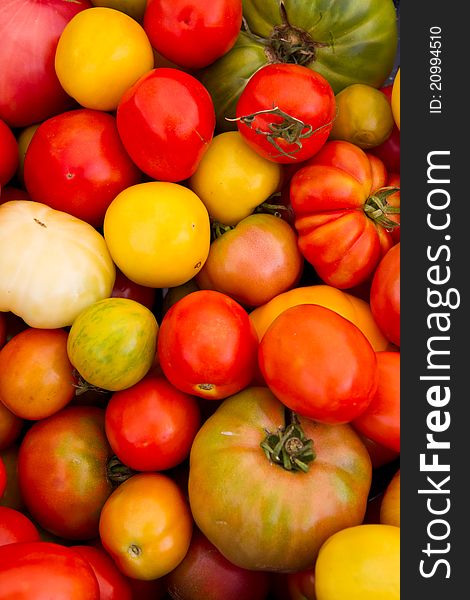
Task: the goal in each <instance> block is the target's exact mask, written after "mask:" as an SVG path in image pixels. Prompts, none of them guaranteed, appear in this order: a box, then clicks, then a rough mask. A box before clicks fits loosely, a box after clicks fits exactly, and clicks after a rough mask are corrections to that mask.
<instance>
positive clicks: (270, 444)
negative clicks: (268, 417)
mask: <svg viewBox="0 0 470 600" xmlns="http://www.w3.org/2000/svg"><path fill="white" fill-rule="evenodd" d="M288 412H289V413H290V423H289V425H286V426H284V427H280V428H278V429H277V431H276V432H275V433H274V432H270V431H267V432H266V434H267V435H266V437H265V439H264V440H263V441H262V442H261V444H260V446H261V448H262V449H263V450H264V453H265V454H266V458H268V459H269V460H270V461H271V462H273V463H275V464H277V465H280V466H281V467H283V468H284V469H285V470H286V471H303V472H304V473H307V471H308V463H309V462H312V461H313V460H315V452H314V450H313V441H312V440H311V439H307V437H306V435H305V433H304V430H303V429H302V426H301V424H300V421H299V419H298V417H297V415H296V414H295V413H294V412H293V411H288Z"/></svg>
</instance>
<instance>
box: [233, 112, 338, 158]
mask: <svg viewBox="0 0 470 600" xmlns="http://www.w3.org/2000/svg"><path fill="white" fill-rule="evenodd" d="M260 115H275V116H278V117H281V118H282V121H277V122H274V123H273V122H271V123H266V127H267V128H268V129H267V131H266V130H263V129H260V128H259V127H256V128H255V130H254V131H255V133H257V134H258V135H263V136H265V138H266V140H267V141H268V142H269V143H270V144H271V145H272V146H274V148H276V150H278V152H279V154H278V155H277V156H288V157H289V158H294V159H295V158H296V157H295V156H293V155H294V154H295V153H296V152H299V151H300V150H301V149H302V141H301V140H303V139H307V138H309V137H312V135H315V134H316V133H318V132H319V131H321V130H322V129H325V128H326V127H329V126H330V125H331V123H332V121H329V122H328V123H325V124H323V125H321V126H320V127H317V128H316V129H314V128H313V126H312V125H310V124H309V123H304V121H302V120H301V119H297V117H294V116H293V115H290V114H289V113H286V112H285V111H283V110H282V109H280V108H279V107H278V106H274V107H273V108H266V109H264V110H258V111H256V112H254V113H251V114H249V115H243V116H241V117H235V118H229V117H225V118H226V120H227V121H241V122H242V123H243V124H244V125H246V126H247V127H249V128H250V129H253V122H254V121H255V119H256V117H259V116H260ZM278 139H282V140H284V141H286V142H287V143H288V144H295V145H296V146H297V148H294V149H293V150H291V151H290V152H286V151H285V150H284V149H283V148H281V146H280V145H279V144H278V142H277V140H278ZM273 158H275V157H273Z"/></svg>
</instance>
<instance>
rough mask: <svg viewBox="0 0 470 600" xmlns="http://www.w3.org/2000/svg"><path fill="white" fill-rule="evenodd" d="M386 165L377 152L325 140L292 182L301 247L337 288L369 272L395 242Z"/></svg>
mask: <svg viewBox="0 0 470 600" xmlns="http://www.w3.org/2000/svg"><path fill="white" fill-rule="evenodd" d="M386 177H387V173H386V170H385V168H384V166H383V164H382V162H381V161H380V159H378V158H377V157H375V156H371V157H369V156H368V155H367V154H366V153H365V152H364V151H363V150H362V149H361V148H359V147H358V146H356V145H354V144H352V143H350V142H346V141H341V140H335V141H328V142H327V143H326V144H325V145H324V146H323V148H322V149H321V150H320V151H319V152H318V153H317V154H316V155H315V156H314V157H313V158H312V159H311V160H309V161H308V163H307V164H306V165H305V166H303V167H302V168H301V169H299V170H298V171H297V172H296V173H295V175H294V176H293V178H292V180H291V183H290V200H291V203H292V208H293V210H294V214H295V228H296V229H297V232H298V234H299V247H300V250H301V252H302V254H303V255H304V257H305V258H306V260H308V261H309V262H310V263H311V264H312V266H313V267H314V269H315V270H316V272H317V273H318V275H319V277H320V278H321V279H322V280H323V281H324V282H325V283H327V284H329V285H332V286H334V287H338V288H340V289H348V288H351V287H354V286H356V285H359V284H360V283H363V282H364V281H366V280H367V279H368V278H369V277H370V276H372V274H373V272H374V270H375V268H376V267H377V265H378V263H379V261H380V259H381V258H382V256H383V255H384V254H385V253H386V252H387V250H388V249H389V248H390V247H391V246H392V245H393V240H392V237H391V234H390V232H389V229H391V228H393V227H395V226H396V225H397V224H396V223H395V222H394V221H391V220H390V219H389V218H388V217H387V214H388V213H392V212H396V208H394V207H392V206H390V205H389V204H388V202H387V196H388V195H390V194H391V193H392V191H391V190H389V189H388V188H387V187H386Z"/></svg>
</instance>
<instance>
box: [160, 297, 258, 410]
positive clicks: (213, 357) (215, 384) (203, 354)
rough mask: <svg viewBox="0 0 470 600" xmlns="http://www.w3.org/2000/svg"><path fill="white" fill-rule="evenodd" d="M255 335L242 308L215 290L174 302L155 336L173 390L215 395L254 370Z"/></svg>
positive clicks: (239, 384)
mask: <svg viewBox="0 0 470 600" xmlns="http://www.w3.org/2000/svg"><path fill="white" fill-rule="evenodd" d="M257 351H258V338H257V335H256V332H255V330H254V328H253V326H252V324H251V321H250V319H249V317H248V313H247V312H246V310H245V309H244V308H243V307H242V306H241V305H240V304H238V302H236V301H235V300H233V299H232V298H230V296H227V295H226V294H222V293H221V292H217V291H214V290H198V291H196V292H193V293H191V294H188V295H187V296H185V297H183V298H182V299H181V300H179V301H178V302H177V303H176V304H174V305H173V306H172V307H171V308H170V309H169V310H168V312H167V313H166V314H165V316H164V317H163V319H162V322H161V325H160V332H159V335H158V340H157V352H158V358H159V361H160V366H161V368H162V370H163V373H164V374H165V376H166V377H167V378H168V380H169V381H170V382H171V383H172V384H173V385H174V386H175V387H177V388H178V389H180V390H182V391H184V392H186V393H188V394H193V395H195V396H199V397H201V398H207V399H209V400H220V399H221V398H226V397H227V396H229V395H230V394H234V393H236V392H238V391H240V390H241V389H243V388H244V387H245V386H246V385H248V383H249V382H250V381H251V380H252V378H253V376H254V374H255V371H256V364H257V362H256V356H257Z"/></svg>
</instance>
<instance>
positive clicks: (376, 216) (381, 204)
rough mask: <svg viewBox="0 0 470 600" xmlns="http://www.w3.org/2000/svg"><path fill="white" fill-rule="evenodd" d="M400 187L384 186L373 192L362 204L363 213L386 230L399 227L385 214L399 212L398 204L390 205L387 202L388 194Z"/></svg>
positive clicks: (397, 190)
mask: <svg viewBox="0 0 470 600" xmlns="http://www.w3.org/2000/svg"><path fill="white" fill-rule="evenodd" d="M399 191H400V188H397V187H384V188H380V189H379V190H377V191H376V192H374V193H373V194H372V195H371V196H369V198H367V201H366V202H365V204H364V212H365V214H366V215H367V216H368V217H369V218H370V219H372V221H374V223H377V225H382V227H384V228H385V229H386V230H387V231H392V230H393V229H395V227H399V226H400V224H399V223H397V222H396V221H392V219H389V218H388V216H387V215H395V214H400V207H399V206H391V205H390V204H389V203H388V202H387V198H388V196H391V195H392V194H394V193H395V192H399Z"/></svg>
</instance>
